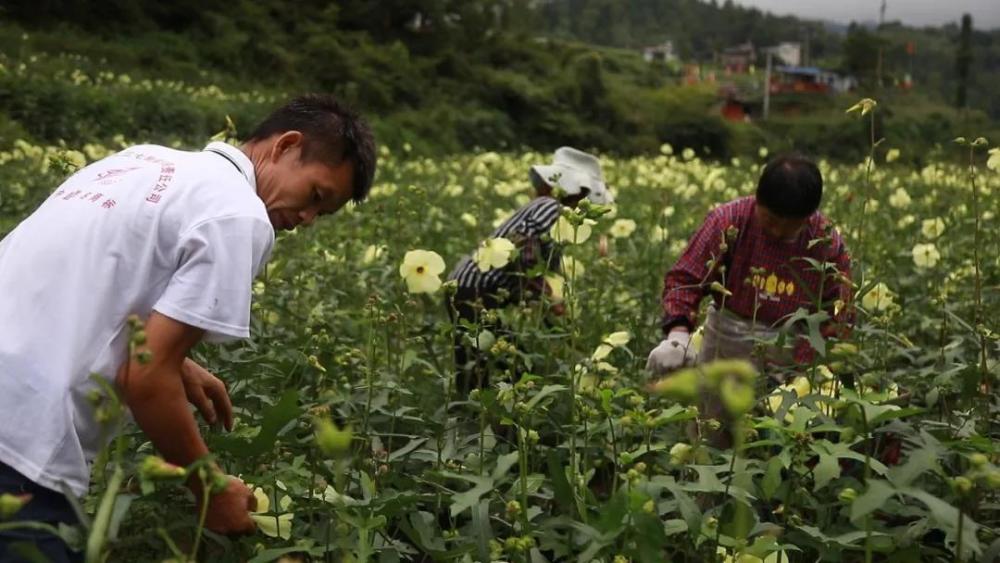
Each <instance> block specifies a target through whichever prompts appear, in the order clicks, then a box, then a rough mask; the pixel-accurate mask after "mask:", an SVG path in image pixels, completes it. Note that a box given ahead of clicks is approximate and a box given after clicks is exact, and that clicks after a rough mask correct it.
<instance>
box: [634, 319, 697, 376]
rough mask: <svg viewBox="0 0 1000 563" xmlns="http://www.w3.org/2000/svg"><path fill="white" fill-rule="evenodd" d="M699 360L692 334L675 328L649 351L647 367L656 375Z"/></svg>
mask: <svg viewBox="0 0 1000 563" xmlns="http://www.w3.org/2000/svg"><path fill="white" fill-rule="evenodd" d="M697 361H698V350H696V349H695V347H694V345H692V344H691V334H690V333H687V332H683V331H680V330H675V331H674V332H671V333H670V334H669V335H668V336H667V338H666V339H664V340H663V342H660V344H659V346H657V347H656V348H653V351H652V352H650V353H649V359H648V360H646V369H647V370H649V371H651V372H653V374H654V375H663V374H665V373H669V372H671V371H674V370H675V369H678V368H681V367H684V366H686V365H692V364H694V363H695V362H697Z"/></svg>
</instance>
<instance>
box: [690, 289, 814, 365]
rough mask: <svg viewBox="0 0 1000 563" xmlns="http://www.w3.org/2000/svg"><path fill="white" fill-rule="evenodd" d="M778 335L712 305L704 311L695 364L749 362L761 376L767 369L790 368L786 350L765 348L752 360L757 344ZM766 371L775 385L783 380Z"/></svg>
mask: <svg viewBox="0 0 1000 563" xmlns="http://www.w3.org/2000/svg"><path fill="white" fill-rule="evenodd" d="M780 333H781V329H780V328H772V327H769V326H767V325H765V324H763V323H760V322H758V323H756V325H755V324H754V323H753V321H751V320H750V319H744V318H743V317H740V316H738V315H736V314H735V313H732V312H730V311H727V310H726V309H722V310H721V311H720V310H718V309H716V308H715V305H714V304H712V305H709V307H708V314H707V315H706V317H705V324H704V325H703V327H702V337H701V351H700V352H699V354H698V360H699V361H700V362H710V361H712V360H719V359H744V360H749V361H750V362H752V363H753V364H754V366H755V367H756V368H757V370H758V371H761V372H764V371H765V369H764V368H765V366H767V365H791V364H793V363H794V360H793V357H792V351H791V349H789V348H779V347H777V346H774V345H767V346H766V348H765V350H764V353H763V354H758V355H756V356H755V355H754V353H753V352H754V344H755V343H756V342H757V341H760V340H764V341H773V340H774V339H775V338H777V337H778V335H779V334H780ZM766 371H767V373H769V374H770V375H771V376H772V377H774V378H775V379H778V380H779V381H780V380H781V379H783V376H781V375H779V374H777V373H775V370H766Z"/></svg>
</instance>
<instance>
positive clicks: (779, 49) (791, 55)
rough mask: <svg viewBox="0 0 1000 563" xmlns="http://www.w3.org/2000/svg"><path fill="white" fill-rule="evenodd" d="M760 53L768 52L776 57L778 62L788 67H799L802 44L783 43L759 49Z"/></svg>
mask: <svg viewBox="0 0 1000 563" xmlns="http://www.w3.org/2000/svg"><path fill="white" fill-rule="evenodd" d="M761 50H762V51H769V52H770V53H771V54H773V55H774V56H775V57H777V59H778V62H781V63H783V64H786V65H788V66H799V65H801V64H802V44H801V43H794V42H791V41H785V42H783V43H778V44H777V45H775V46H773V47H767V48H765V49H761Z"/></svg>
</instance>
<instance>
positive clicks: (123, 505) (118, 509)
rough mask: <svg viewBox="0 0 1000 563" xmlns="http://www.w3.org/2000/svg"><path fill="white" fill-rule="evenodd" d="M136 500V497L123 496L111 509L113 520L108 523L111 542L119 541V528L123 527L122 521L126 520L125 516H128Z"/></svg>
mask: <svg viewBox="0 0 1000 563" xmlns="http://www.w3.org/2000/svg"><path fill="white" fill-rule="evenodd" d="M135 498H136V496H135V495H129V494H121V495H118V497H117V498H116V499H115V505H114V507H113V508H112V509H111V520H110V521H109V522H108V539H109V540H112V541H114V540H116V539H118V528H119V527H120V526H121V524H122V520H124V519H125V515H126V514H128V509H129V507H130V506H132V501H133V500H135Z"/></svg>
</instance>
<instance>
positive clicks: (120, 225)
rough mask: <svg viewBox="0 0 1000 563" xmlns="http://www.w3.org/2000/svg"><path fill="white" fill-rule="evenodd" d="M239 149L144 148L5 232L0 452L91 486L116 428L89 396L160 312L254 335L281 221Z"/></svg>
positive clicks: (0, 276) (71, 484)
mask: <svg viewBox="0 0 1000 563" xmlns="http://www.w3.org/2000/svg"><path fill="white" fill-rule="evenodd" d="M256 192H257V189H256V178H255V176H254V169H253V164H252V163H251V162H250V160H249V159H248V158H247V157H246V156H245V155H244V154H243V153H242V152H241V151H240V150H239V149H237V148H235V147H232V146H230V145H227V144H225V143H211V144H209V145H208V146H207V147H206V148H205V150H203V151H201V152H185V151H178V150H173V149H169V148H166V147H160V146H155V145H140V146H135V147H131V148H129V149H126V150H124V151H122V152H120V153H117V154H115V155H112V156H109V157H108V158H105V159H104V160H101V161H99V162H96V163H94V164H91V165H90V166H87V167H86V168H83V169H82V170H80V171H78V172H77V173H76V174H74V175H73V176H72V177H70V178H69V179H68V180H66V181H65V182H64V183H63V184H62V185H61V186H59V188H58V189H56V191H55V192H54V193H53V194H52V195H51V196H49V198H48V199H47V200H46V201H45V202H44V203H43V204H42V205H41V206H40V207H39V208H38V210H36V211H35V212H34V213H32V214H31V215H30V216H29V217H28V218H27V219H25V220H24V221H23V222H22V223H21V224H20V225H18V226H17V228H16V229H14V231H13V232H11V233H10V234H9V235H8V236H7V237H6V238H4V239H3V240H2V241H0V461H2V462H4V463H6V464H7V465H10V466H11V467H13V468H14V469H16V470H17V471H18V472H20V473H22V474H23V475H25V476H26V477H28V478H29V479H31V480H32V481H34V482H36V483H38V484H40V485H43V486H45V487H48V488H51V489H54V490H57V491H59V490H64V489H65V488H66V487H68V488H69V489H70V490H71V491H72V492H73V493H75V494H77V495H83V494H85V493H86V491H87V487H88V483H89V481H90V469H89V464H90V462H91V461H92V460H93V458H94V457H95V456H96V454H97V452H98V451H99V450H100V449H101V447H103V445H104V444H106V443H107V440H108V439H109V438H110V437H111V436H110V435H107V434H108V432H109V431H110V430H112V429H109V428H102V426H101V425H100V424H98V423H97V422H96V420H95V413H94V408H93V406H92V404H91V401H90V400H88V395H89V394H90V391H91V390H93V389H96V388H98V387H99V386H98V385H97V384H96V383H95V382H94V381H93V380H92V379H91V377H90V375H91V374H99V375H100V376H102V377H104V378H105V379H108V380H110V381H111V382H112V383H113V381H114V378H115V376H116V374H117V372H118V369H119V368H120V367H121V365H122V364H123V363H124V361H125V359H126V357H127V338H128V328H127V323H126V319H127V318H128V316H129V315H131V314H136V315H138V316H139V317H141V318H143V319H145V318H147V317H148V316H149V314H150V313H151V312H152V311H153V310H156V311H158V312H160V313H162V314H163V315H166V316H168V317H170V318H172V319H175V320H178V321H181V322H183V323H186V324H189V325H192V326H196V327H199V328H203V329H205V331H206V340H208V341H212V342H220V341H225V340H231V339H235V338H247V337H248V336H249V335H250V332H249V321H250V296H251V287H252V283H253V278H254V276H256V274H257V272H258V271H259V270H260V268H261V266H262V265H263V264H264V263H265V262H266V261H267V258H268V256H269V255H270V252H271V247H272V246H273V244H274V229H273V228H272V227H271V224H270V221H269V220H268V217H267V212H266V210H265V207H264V203H263V202H262V201H261V200H260V198H259V197H258V196H257V193H256Z"/></svg>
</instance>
